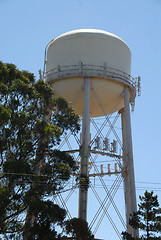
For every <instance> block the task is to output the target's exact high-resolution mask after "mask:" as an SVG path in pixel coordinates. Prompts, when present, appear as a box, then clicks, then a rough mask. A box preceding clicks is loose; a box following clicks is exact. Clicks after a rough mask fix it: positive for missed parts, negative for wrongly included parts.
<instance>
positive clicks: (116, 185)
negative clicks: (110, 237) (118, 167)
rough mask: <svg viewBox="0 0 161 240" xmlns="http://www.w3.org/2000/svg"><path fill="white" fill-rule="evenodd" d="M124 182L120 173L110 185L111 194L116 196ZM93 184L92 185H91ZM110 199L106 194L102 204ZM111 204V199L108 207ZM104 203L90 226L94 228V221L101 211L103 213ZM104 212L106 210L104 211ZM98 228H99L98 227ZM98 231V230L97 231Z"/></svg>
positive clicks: (107, 206)
mask: <svg viewBox="0 0 161 240" xmlns="http://www.w3.org/2000/svg"><path fill="white" fill-rule="evenodd" d="M121 182H122V178H121V175H118V176H117V178H116V179H115V181H114V182H113V184H112V186H111V187H110V190H109V191H110V192H111V196H112V197H113V198H114V196H115V194H116V192H117V190H118V189H119V186H120V184H121ZM90 186H91V185H90ZM108 200H109V197H108V196H107V195H106V197H105V198H104V200H103V202H102V205H104V206H105V204H106V203H107V201H108ZM110 204H111V201H110V200H109V201H108V203H107V205H106V209H108V208H109V206H110ZM102 205H100V207H99V209H98V210H97V212H96V214H95V216H94V217H93V219H92V221H91V223H90V225H89V227H90V228H92V227H93V225H94V223H95V222H96V220H97V218H98V217H99V215H100V213H101V210H102ZM103 213H104V212H103ZM97 230H98V228H97ZM95 233H96V232H95Z"/></svg>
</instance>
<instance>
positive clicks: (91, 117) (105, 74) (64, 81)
mask: <svg viewBox="0 0 161 240" xmlns="http://www.w3.org/2000/svg"><path fill="white" fill-rule="evenodd" d="M46 53H47V54H46V58H45V70H44V75H45V80H46V81H47V82H48V83H49V84H50V85H51V86H52V88H53V89H54V92H55V96H56V97H57V96H61V97H64V98H65V99H67V101H68V102H70V103H71V105H72V107H73V108H74V110H75V112H76V113H78V114H79V116H80V117H81V118H82V132H81V134H80V139H79V140H78V141H77V142H78V147H77V148H74V149H73V148H72V147H70V150H68V152H70V153H76V152H77V154H78V156H79V158H80V161H79V165H80V172H79V177H80V179H81V178H83V179H85V180H86V179H89V186H90V179H91V178H92V177H93V178H95V177H100V179H101V181H102V184H103V185H104V188H105V192H106V193H105V195H106V196H105V198H104V199H101V197H99V195H98V194H97V193H95V194H96V198H97V199H98V201H100V209H102V210H104V214H106V215H107V216H109V219H110V215H108V212H107V210H108V207H109V205H110V204H112V205H113V206H114V207H115V210H116V209H117V206H116V204H114V201H113V198H114V193H113V192H112V193H110V191H109V190H108V189H107V186H106V184H105V183H104V182H103V181H104V179H103V177H104V176H105V175H107V176H108V177H109V176H112V175H113V174H115V175H120V176H121V179H123V183H124V185H123V186H124V196H125V206H126V209H125V210H126V227H127V230H128V232H129V233H132V234H133V236H138V231H137V230H134V231H133V230H132V229H131V227H130V226H129V224H128V219H129V216H130V213H133V212H136V210H137V206H136V193H135V178H134V166H133V152H132V138H131V122H130V104H131V105H132V107H133V106H134V102H135V96H136V92H139V84H140V78H139V77H138V78H135V79H134V78H133V77H131V75H130V74H131V52H130V49H129V47H128V46H127V44H126V43H125V42H124V41H123V40H122V39H120V38H119V37H117V36H116V35H114V34H111V33H108V32H105V31H101V30H91V29H81V30H75V31H71V32H67V33H65V34H62V35H60V36H59V37H57V38H56V39H54V40H52V41H51V42H50V43H49V44H48V45H47V48H46ZM113 113H116V116H120V119H121V125H122V126H121V128H122V131H121V135H122V137H121V140H120V138H119V137H118V135H117V131H116V129H115V122H116V120H113V122H112V120H111V119H110V117H111V115H112V114H113ZM103 116H104V117H105V121H106V124H107V123H108V126H109V130H108V132H113V135H114V137H115V139H114V140H113V141H111V142H110V140H109V138H108V134H107V133H106V135H105V136H103V129H104V130H106V124H104V126H103V127H96V129H97V131H96V133H95V134H94V137H93V138H92V137H91V134H92V133H91V131H90V126H91V122H93V125H96V123H95V119H97V118H100V117H103ZM68 141H69V140H68ZM118 143H119V144H120V146H121V148H122V151H120V153H119V154H118V153H117V151H116V145H117V144H118ZM68 145H69V143H68ZM71 145H72V143H71ZM92 154H95V155H97V156H104V157H108V158H113V159H114V160H113V161H114V162H115V169H114V171H113V172H112V171H111V169H110V164H107V166H108V168H107V171H104V170H103V165H101V166H100V170H98V168H97V167H96V165H94V164H95V163H94V160H91V159H92V158H91V156H92ZM92 164H93V168H95V171H93V172H92V170H91V169H92ZM113 188H114V187H113ZM88 190H89V188H88V187H86V188H85V187H82V186H81V184H80V185H79V211H78V216H79V218H82V219H84V220H87V206H88V205H87V202H88V201H87V198H88ZM93 191H95V190H94V189H93ZM100 211H101V210H100ZM118 214H119V213H118ZM96 215H99V210H98V211H97V212H96ZM96 215H95V216H96ZM95 218H96V217H95ZM120 218H121V214H120ZM93 221H94V220H93ZM110 221H112V220H110ZM113 224H114V221H113ZM115 231H116V230H115ZM116 233H117V231H116ZM117 235H118V237H119V239H121V235H120V233H117Z"/></svg>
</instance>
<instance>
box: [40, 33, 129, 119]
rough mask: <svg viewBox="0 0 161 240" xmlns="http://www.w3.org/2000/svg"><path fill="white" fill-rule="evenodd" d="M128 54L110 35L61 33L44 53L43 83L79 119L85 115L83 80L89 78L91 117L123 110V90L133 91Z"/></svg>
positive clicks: (124, 47)
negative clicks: (127, 88) (52, 90)
mask: <svg viewBox="0 0 161 240" xmlns="http://www.w3.org/2000/svg"><path fill="white" fill-rule="evenodd" d="M130 73H131V52H130V49H129V47H128V46H127V44H126V43H125V42H124V41H123V40H122V39H121V38H119V37H117V36H116V35H114V34H112V33H108V32H105V31H102V30H94V29H80V30H75V31H71V32H67V33H64V34H62V35H60V36H59V37H57V38H56V39H54V40H53V41H51V42H50V43H49V45H48V49H47V60H46V73H45V79H46V81H47V82H49V83H50V84H51V86H52V87H53V89H54V92H55V96H56V97H57V96H61V97H64V98H66V99H67V100H68V101H69V102H70V103H71V104H72V106H73V108H74V110H75V111H76V113H78V114H79V115H80V116H82V115H83V111H84V78H85V77H90V78H91V93H90V116H91V117H98V116H102V115H105V114H109V113H110V112H111V111H112V109H113V111H118V110H119V109H121V108H122V107H123V106H124V102H123V99H122V100H120V102H119V99H121V94H122V92H123V90H124V86H125V85H127V86H129V89H132V88H133V82H132V77H131V76H130Z"/></svg>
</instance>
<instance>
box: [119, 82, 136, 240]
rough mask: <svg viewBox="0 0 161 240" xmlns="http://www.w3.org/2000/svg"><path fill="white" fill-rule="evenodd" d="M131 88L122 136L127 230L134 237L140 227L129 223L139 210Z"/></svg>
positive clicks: (125, 103) (126, 92)
mask: <svg viewBox="0 0 161 240" xmlns="http://www.w3.org/2000/svg"><path fill="white" fill-rule="evenodd" d="M129 98H130V96H129V88H128V87H125V88H124V109H122V111H121V115H122V136H123V146H124V148H123V160H124V167H125V174H124V176H123V177H124V187H125V188H124V189H125V204H126V219H127V231H128V233H130V234H132V235H133V236H134V237H137V236H139V231H138V229H134V230H133V229H132V228H131V226H130V225H129V218H130V214H132V213H133V212H136V211H137V205H136V192H135V176H134V164H133V150H132V136H131V119H130V100H129Z"/></svg>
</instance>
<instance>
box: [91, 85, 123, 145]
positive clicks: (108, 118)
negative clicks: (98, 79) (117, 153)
mask: <svg viewBox="0 0 161 240" xmlns="http://www.w3.org/2000/svg"><path fill="white" fill-rule="evenodd" d="M92 91H93V95H94V96H95V98H96V100H97V102H98V104H99V106H100V108H101V109H102V112H103V114H104V116H105V118H106V119H107V122H108V124H109V126H110V127H111V129H112V131H113V134H114V136H115V137H116V139H117V141H118V143H119V144H120V147H121V148H122V142H121V140H120V138H119V137H118V135H117V133H116V131H115V129H114V127H113V125H112V123H111V121H110V117H109V116H108V115H107V114H106V112H105V110H104V108H103V106H102V104H101V102H100V100H99V98H98V96H97V94H96V92H95V90H94V88H92ZM122 98H123V93H122V94H121V96H120V101H121V99H122ZM118 104H119V103H117V105H118ZM116 107H117V106H116V105H115V107H114V109H113V110H112V111H113V112H115V110H116ZM113 112H112V113H113Z"/></svg>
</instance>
